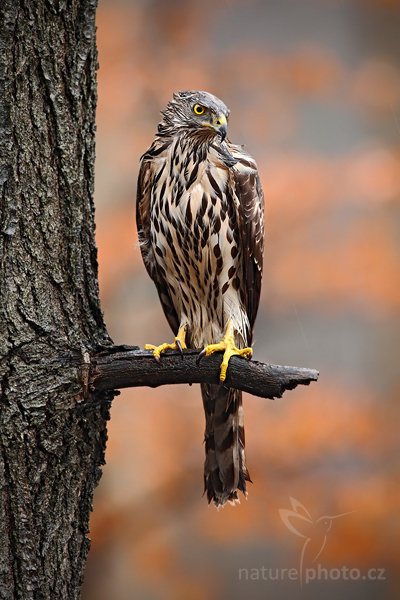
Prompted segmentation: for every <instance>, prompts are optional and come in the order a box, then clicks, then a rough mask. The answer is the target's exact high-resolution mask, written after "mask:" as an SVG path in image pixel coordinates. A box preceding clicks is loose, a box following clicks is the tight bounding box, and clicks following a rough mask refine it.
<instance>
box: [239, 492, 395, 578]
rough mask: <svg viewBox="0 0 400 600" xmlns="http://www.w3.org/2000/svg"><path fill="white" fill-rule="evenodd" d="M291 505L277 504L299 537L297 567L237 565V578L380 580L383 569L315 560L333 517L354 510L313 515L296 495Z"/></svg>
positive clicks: (324, 542)
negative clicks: (325, 565)
mask: <svg viewBox="0 0 400 600" xmlns="http://www.w3.org/2000/svg"><path fill="white" fill-rule="evenodd" d="M290 505H291V508H280V509H279V516H280V517H281V519H282V521H283V523H284V524H285V526H286V527H287V528H288V529H289V531H291V532H292V533H294V534H295V535H296V536H298V537H299V538H301V539H302V540H303V542H302V545H301V551H300V561H299V568H272V567H265V566H263V567H260V568H253V569H248V568H239V579H240V580H250V581H259V580H264V581H282V580H285V579H286V580H290V581H299V582H300V585H301V586H302V585H303V583H310V582H311V581H321V580H326V581H328V580H330V581H335V580H349V581H357V580H360V579H361V580H371V581H372V580H373V581H376V580H378V581H384V580H385V579H386V575H385V569H382V568H375V567H374V568H371V569H368V571H366V572H365V573H363V572H361V570H360V569H357V568H351V567H347V566H342V567H335V568H331V569H328V568H326V567H323V566H322V565H321V564H320V563H317V560H318V559H319V558H320V556H321V554H322V553H323V550H324V548H325V546H326V544H327V540H328V537H329V533H330V531H331V529H332V525H333V523H334V521H335V520H336V519H339V518H342V517H345V516H347V515H351V514H353V513H354V512H356V511H354V510H353V511H350V512H345V513H340V514H337V515H323V516H321V517H318V518H316V519H314V518H313V517H312V516H311V514H310V512H309V511H308V510H307V509H306V507H305V506H304V505H303V504H302V503H301V502H300V501H299V500H296V498H290Z"/></svg>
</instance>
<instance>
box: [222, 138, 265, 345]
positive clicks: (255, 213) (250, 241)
mask: <svg viewBox="0 0 400 600" xmlns="http://www.w3.org/2000/svg"><path fill="white" fill-rule="evenodd" d="M232 150H233V151H232V155H233V156H234V157H235V158H236V159H237V163H236V165H235V166H234V167H233V168H232V169H230V173H231V177H230V183H231V185H232V187H233V190H232V191H233V192H234V196H235V197H236V199H237V212H238V227H239V232H240V239H241V247H242V274H243V275H242V277H243V281H242V285H241V288H242V295H243V298H244V305H245V309H246V312H247V315H248V318H249V323H250V332H249V336H248V340H247V342H248V343H249V344H251V338H252V330H253V326H254V322H255V319H256V316H257V310H258V305H259V302H260V293H261V279H262V270H263V255H264V194H263V191H262V187H261V181H260V177H259V175H258V171H257V165H256V163H255V161H254V160H253V159H252V158H251V156H249V155H248V154H247V153H245V152H244V151H243V149H242V148H239V147H237V146H233V147H232Z"/></svg>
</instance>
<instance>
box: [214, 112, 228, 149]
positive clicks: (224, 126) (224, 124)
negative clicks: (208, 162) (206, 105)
mask: <svg viewBox="0 0 400 600" xmlns="http://www.w3.org/2000/svg"><path fill="white" fill-rule="evenodd" d="M212 126H213V127H214V129H215V131H216V132H217V133H218V134H219V135H220V136H221V141H222V142H223V141H224V139H225V138H226V134H227V133H228V121H227V120H226V116H225V115H224V113H221V114H220V115H216V116H215V117H214V118H213V121H212Z"/></svg>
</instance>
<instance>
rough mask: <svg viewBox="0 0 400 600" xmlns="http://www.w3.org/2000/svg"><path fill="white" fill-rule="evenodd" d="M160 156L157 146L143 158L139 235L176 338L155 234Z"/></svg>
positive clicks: (138, 203)
mask: <svg viewBox="0 0 400 600" xmlns="http://www.w3.org/2000/svg"><path fill="white" fill-rule="evenodd" d="M159 153H160V149H159V148H157V147H155V146H154V145H153V146H152V147H151V148H150V149H149V150H148V151H147V152H146V153H145V154H144V155H143V156H142V158H141V163H140V169H139V176H138V184H137V194H136V224H137V230H138V236H139V244H140V251H141V253H142V257H143V262H144V264H145V267H146V269H147V272H148V274H149V275H150V277H151V278H152V280H153V281H154V283H155V285H156V288H157V291H158V295H159V297H160V301H161V305H162V307H163V310H164V314H165V316H166V317H167V320H168V323H169V325H170V327H171V329H172V331H173V332H174V334H175V335H176V333H177V332H178V328H179V319H178V315H177V313H176V310H175V308H174V305H173V302H172V299H171V295H170V293H169V289H168V284H167V282H166V279H165V273H162V270H161V268H160V267H159V266H158V265H157V261H156V260H155V256H154V249H153V248H154V246H153V244H152V233H151V221H150V211H151V195H152V190H153V186H154V185H157V181H156V179H157V178H156V168H155V164H154V156H156V155H157V154H159Z"/></svg>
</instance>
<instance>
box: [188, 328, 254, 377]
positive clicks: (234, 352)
mask: <svg viewBox="0 0 400 600" xmlns="http://www.w3.org/2000/svg"><path fill="white" fill-rule="evenodd" d="M214 352H223V353H224V357H223V359H222V363H221V371H220V375H219V379H220V381H222V382H223V381H225V379H226V372H227V370H228V365H229V361H230V359H231V357H232V356H244V357H246V358H251V357H252V355H253V350H252V348H237V347H236V346H235V338H234V335H233V331H232V326H231V324H230V323H229V324H228V327H227V328H226V332H225V335H224V338H223V340H221V341H220V342H218V344H209V345H208V346H206V347H205V348H204V350H202V352H201V353H200V355H199V359H200V358H202V357H203V356H210V354H214Z"/></svg>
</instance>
